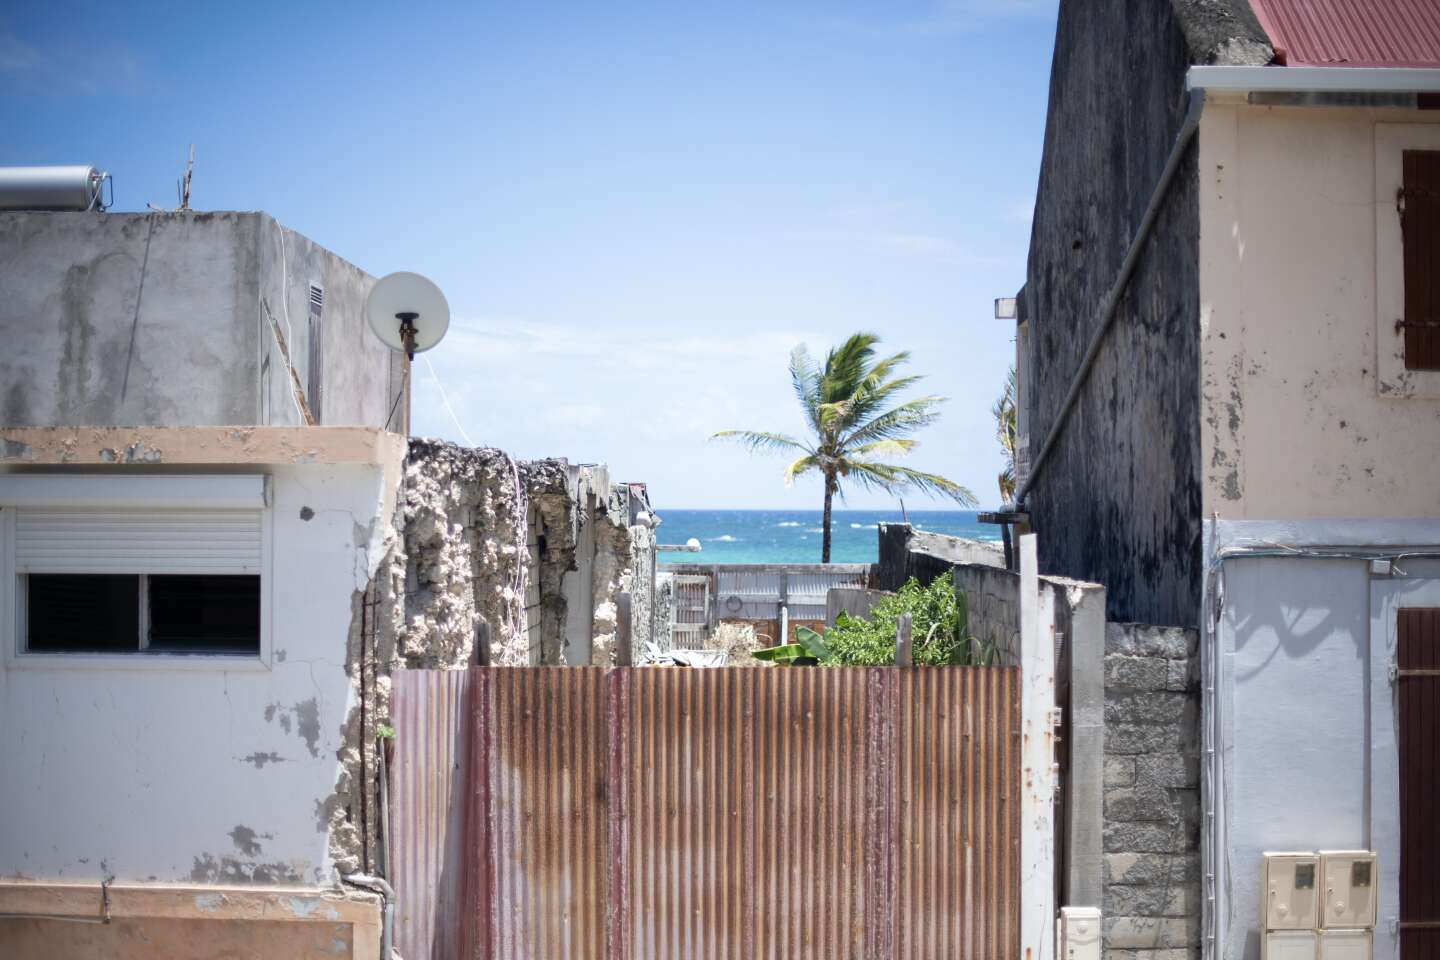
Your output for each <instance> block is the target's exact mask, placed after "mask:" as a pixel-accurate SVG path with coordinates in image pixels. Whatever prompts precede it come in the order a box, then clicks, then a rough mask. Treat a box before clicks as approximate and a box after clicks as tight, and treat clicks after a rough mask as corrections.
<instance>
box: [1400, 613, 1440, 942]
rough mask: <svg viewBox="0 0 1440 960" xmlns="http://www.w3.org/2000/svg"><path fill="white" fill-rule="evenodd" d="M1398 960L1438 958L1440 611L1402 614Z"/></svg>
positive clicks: (1439, 882)
mask: <svg viewBox="0 0 1440 960" xmlns="http://www.w3.org/2000/svg"><path fill="white" fill-rule="evenodd" d="M1396 632H1397V634H1398V637H1397V643H1396V647H1397V649H1396V651H1395V666H1396V667H1397V668H1398V669H1397V676H1396V686H1397V689H1396V694H1395V696H1396V699H1397V701H1398V707H1399V734H1400V736H1399V747H1400V957H1401V960H1434V958H1440V872H1437V870H1436V864H1437V863H1440V811H1437V809H1436V807H1437V804H1440V609H1424V608H1413V609H1402V610H1400V611H1398V614H1397V623H1396Z"/></svg>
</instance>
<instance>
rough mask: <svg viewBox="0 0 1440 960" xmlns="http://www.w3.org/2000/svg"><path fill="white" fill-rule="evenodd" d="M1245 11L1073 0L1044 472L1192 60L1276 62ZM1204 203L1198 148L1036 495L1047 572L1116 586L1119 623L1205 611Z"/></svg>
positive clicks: (1054, 221) (1063, 11) (1046, 275)
mask: <svg viewBox="0 0 1440 960" xmlns="http://www.w3.org/2000/svg"><path fill="white" fill-rule="evenodd" d="M1258 41H1263V33H1260V32H1259V28H1258V25H1257V24H1255V22H1254V18H1253V15H1251V14H1249V12H1248V7H1247V6H1246V5H1245V4H1243V3H1238V2H1237V3H1230V2H1228V0H1227V2H1221V3H1214V2H1208V3H1205V2H1199V0H1173V2H1170V3H1137V2H1132V0H1066V2H1063V3H1062V4H1061V6H1060V16H1059V23H1058V28H1057V33H1056V43H1055V57H1054V61H1053V65H1052V70H1051V78H1050V109H1049V115H1048V117H1047V121H1046V131H1045V148H1044V153H1043V157H1042V161H1041V172H1040V183H1039V191H1038V195H1037V198H1036V204H1035V217H1034V225H1033V228H1032V233H1031V241H1030V257H1029V265H1028V268H1027V271H1026V284H1025V288H1024V291H1023V293H1022V296H1021V316H1022V319H1023V320H1024V321H1025V324H1026V327H1027V330H1028V342H1029V344H1030V349H1031V356H1030V362H1029V363H1028V364H1025V365H1024V366H1025V367H1026V369H1028V370H1029V371H1030V372H1031V378H1030V382H1029V383H1022V384H1021V391H1022V397H1021V402H1022V403H1023V404H1024V405H1025V406H1026V408H1027V420H1028V423H1029V437H1030V446H1031V454H1032V460H1033V457H1034V455H1036V454H1038V453H1039V448H1040V446H1041V445H1042V444H1043V442H1044V440H1045V437H1046V435H1047V434H1048V433H1049V431H1050V428H1051V425H1052V424H1053V423H1054V422H1055V421H1056V419H1057V417H1058V414H1059V411H1060V407H1061V403H1062V400H1063V398H1064V397H1065V395H1066V393H1067V391H1068V389H1069V387H1070V383H1071V381H1072V379H1073V377H1074V374H1075V372H1076V370H1077V369H1078V367H1079V364H1080V359H1081V357H1082V356H1083V354H1084V352H1085V350H1086V347H1087V345H1088V343H1089V341H1090V339H1091V337H1092V335H1093V334H1094V333H1095V331H1096V330H1097V329H1098V323H1097V318H1096V317H1095V310H1096V308H1097V306H1098V305H1099V303H1100V301H1101V299H1102V298H1103V296H1104V295H1105V293H1106V291H1107V290H1108V289H1109V287H1110V286H1111V285H1112V283H1113V282H1114V280H1115V277H1116V274H1117V272H1118V270H1119V267H1120V263H1121V261H1122V259H1123V258H1124V255H1125V251H1126V248H1127V246H1128V244H1129V241H1130V238H1131V235H1132V233H1133V231H1134V229H1135V227H1136V225H1137V224H1138V223H1139V221H1140V218H1141V215H1142V214H1143V212H1144V210H1145V207H1146V205H1147V203H1148V202H1149V199H1150V196H1151V193H1152V192H1153V190H1154V188H1155V185H1156V182H1157V180H1158V179H1159V175H1160V171H1161V169H1162V168H1163V167H1164V164H1165V158H1166V155H1167V154H1168V153H1169V150H1170V148H1171V145H1172V143H1173V140H1174V136H1175V133H1176V131H1177V130H1178V129H1179V127H1180V122H1181V118H1182V116H1183V114H1184V112H1185V96H1184V78H1185V70H1186V68H1187V67H1189V66H1190V65H1191V64H1192V63H1206V62H1228V63H1234V62H1249V63H1263V62H1266V61H1268V59H1269V55H1270V53H1269V48H1268V45H1266V44H1264V43H1263V42H1258ZM1198 237H1199V205H1198V200H1197V185H1196V162H1195V151H1194V147H1193V146H1192V148H1191V150H1190V152H1189V154H1188V155H1187V157H1186V158H1185V159H1184V161H1183V162H1182V165H1181V168H1180V170H1179V172H1178V173H1177V175H1176V178H1175V181H1174V182H1173V184H1172V185H1171V188H1170V191H1169V194H1168V196H1167V198H1166V201H1165V204H1164V207H1163V208H1162V210H1161V213H1160V216H1159V219H1158V220H1157V221H1156V223H1155V229H1154V232H1153V235H1152V238H1151V240H1150V241H1149V243H1148V244H1147V246H1146V248H1145V251H1144V253H1143V255H1142V256H1141V258H1140V261H1139V265H1138V268H1137V269H1136V272H1135V274H1134V276H1133V278H1132V280H1131V282H1130V285H1129V291H1128V293H1127V295H1126V296H1125V297H1124V298H1123V299H1122V301H1121V303H1120V306H1119V311H1118V316H1117V318H1116V321H1115V325H1114V327H1113V329H1112V330H1111V331H1110V334H1109V337H1108V339H1107V341H1106V343H1105V345H1104V347H1103V348H1102V349H1101V350H1100V353H1099V356H1098V358H1097V360H1096V362H1095V366H1094V368H1093V369H1092V370H1091V373H1090V376H1089V379H1088V382H1087V384H1086V386H1085V388H1084V390H1082V392H1081V394H1080V396H1079V398H1078V401H1077V403H1076V406H1075V408H1074V410H1073V411H1072V413H1071V416H1070V419H1069V421H1068V423H1067V424H1066V427H1065V430H1064V432H1063V433H1062V434H1061V437H1060V440H1059V442H1058V443H1057V445H1056V447H1055V448H1054V450H1053V451H1052V453H1051V455H1050V458H1049V461H1048V462H1047V463H1046V464H1044V465H1043V467H1042V469H1041V471H1040V473H1038V474H1037V477H1036V481H1035V485H1034V487H1033V489H1032V490H1031V492H1030V494H1029V496H1028V497H1027V506H1028V507H1029V509H1030V513H1031V516H1032V518H1033V521H1034V527H1035V529H1036V530H1037V532H1039V534H1040V535H1041V539H1040V545H1039V546H1040V562H1041V567H1042V569H1044V570H1047V571H1049V572H1051V573H1054V574H1059V575H1064V576H1069V577H1076V578H1079V579H1082V580H1090V581H1097V582H1100V583H1103V584H1105V587H1106V591H1107V597H1108V602H1109V604H1110V616H1111V618H1112V619H1117V620H1144V621H1148V622H1154V623H1167V624H1180V625H1193V624H1194V623H1195V622H1196V620H1197V616H1198V610H1199V603H1200V560H1199V550H1200V537H1199V532H1200V526H1199V524H1200V516H1201V492H1200V491H1201V488H1200V475H1201V464H1200V412H1199V407H1198V397H1199V392H1200V382H1199V365H1200V353H1199V337H1200V329H1199V328H1200V305H1199V297H1200V285H1199V277H1198V268H1197V247H1198Z"/></svg>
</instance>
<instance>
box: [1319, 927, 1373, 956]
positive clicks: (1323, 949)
mask: <svg viewBox="0 0 1440 960" xmlns="http://www.w3.org/2000/svg"><path fill="white" fill-rule="evenodd" d="M1370 945H1371V937H1370V931H1369V930H1321V931H1320V960H1370Z"/></svg>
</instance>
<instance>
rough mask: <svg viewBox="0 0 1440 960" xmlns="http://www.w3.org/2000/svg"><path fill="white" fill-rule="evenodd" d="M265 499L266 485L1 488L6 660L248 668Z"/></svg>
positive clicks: (16, 484) (72, 480)
mask: <svg viewBox="0 0 1440 960" xmlns="http://www.w3.org/2000/svg"><path fill="white" fill-rule="evenodd" d="M263 490H264V478H263V477H138V476H137V477H124V478H117V477H76V476H66V477H60V476H56V477H42V476H39V475H20V476H11V475H5V476H0V571H3V574H4V582H3V583H0V613H3V616H0V637H6V638H8V639H6V641H5V644H4V646H5V650H6V655H7V657H8V656H14V655H18V656H19V657H20V658H21V660H24V659H26V658H28V657H30V656H37V657H41V658H45V659H48V660H52V661H53V660H56V659H57V658H58V657H60V656H64V657H77V656H82V655H88V656H97V655H101V656H107V657H109V656H116V655H129V656H130V657H133V658H137V659H140V658H144V657H146V656H151V657H155V656H169V657H172V658H173V657H177V656H178V657H196V656H208V657H235V658H249V659H251V660H258V659H259V658H260V657H261V656H262V654H263V652H264V650H265V649H266V647H265V643H264V634H265V631H264V623H265V616H264V599H265V590H264V588H263V572H262V568H263V566H264V558H265V547H266V543H265V541H266V537H265V533H264V531H265V526H266V525H265V516H266V514H265V511H264V509H263V503H264V492H263ZM162 504H163V506H162ZM7 598H9V600H10V602H8V603H7V602H5V601H6V599H7ZM5 607H8V608H9V609H8V610H5V609H3V608H5Z"/></svg>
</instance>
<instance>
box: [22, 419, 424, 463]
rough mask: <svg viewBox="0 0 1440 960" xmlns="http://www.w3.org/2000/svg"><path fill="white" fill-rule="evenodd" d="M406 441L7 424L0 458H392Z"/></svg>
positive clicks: (358, 435)
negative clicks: (15, 425) (12, 425)
mask: <svg viewBox="0 0 1440 960" xmlns="http://www.w3.org/2000/svg"><path fill="white" fill-rule="evenodd" d="M406 443H407V441H406V438H405V437H403V436H401V435H399V434H395V433H387V432H385V431H383V430H380V429H378V428H375V427H0V465H5V466H55V465H62V464H63V465H75V466H114V465H120V466H125V465H133V466H153V465H157V464H167V465H170V466H200V465H207V464H214V465H221V464H223V465H233V464H289V463H349V464H391V463H398V462H399V461H400V460H401V459H403V457H404V456H405V450H406Z"/></svg>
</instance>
